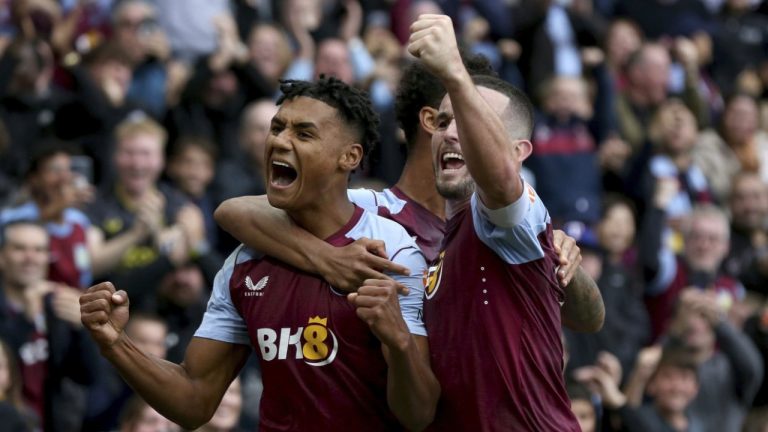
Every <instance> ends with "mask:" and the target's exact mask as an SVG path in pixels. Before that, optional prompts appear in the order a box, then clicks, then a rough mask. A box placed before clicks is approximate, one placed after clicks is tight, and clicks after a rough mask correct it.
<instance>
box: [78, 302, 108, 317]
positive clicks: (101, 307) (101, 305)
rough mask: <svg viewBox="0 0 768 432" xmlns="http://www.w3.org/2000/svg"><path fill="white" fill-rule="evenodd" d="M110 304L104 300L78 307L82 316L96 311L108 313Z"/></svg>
mask: <svg viewBox="0 0 768 432" xmlns="http://www.w3.org/2000/svg"><path fill="white" fill-rule="evenodd" d="M109 309H110V304H109V302H108V301H107V300H106V299H98V300H95V301H92V302H90V303H86V304H84V305H81V306H80V312H81V313H83V314H87V313H93V312H97V311H105V312H109Z"/></svg>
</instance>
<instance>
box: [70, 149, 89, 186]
mask: <svg viewBox="0 0 768 432" xmlns="http://www.w3.org/2000/svg"><path fill="white" fill-rule="evenodd" d="M70 160H71V162H70V166H71V169H72V173H73V174H76V175H77V176H79V177H81V178H83V179H85V180H87V181H88V183H89V184H93V159H91V157H90V156H72V157H71V159H70Z"/></svg>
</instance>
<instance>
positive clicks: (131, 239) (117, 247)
mask: <svg viewBox="0 0 768 432" xmlns="http://www.w3.org/2000/svg"><path fill="white" fill-rule="evenodd" d="M94 229H96V228H94ZM96 235H98V236H101V235H102V234H100V233H99V234H96ZM147 235H148V234H147V233H146V232H144V231H142V230H141V229H138V228H132V229H130V230H128V231H126V232H125V233H123V234H120V235H119V236H117V237H115V238H113V239H110V240H103V239H102V240H101V241H98V245H97V246H93V247H91V248H90V253H91V261H92V266H93V275H94V277H95V278H98V277H102V276H104V275H106V274H108V273H109V272H111V271H112V270H113V269H114V268H115V267H117V266H118V265H119V264H120V260H121V259H122V258H123V255H125V253H126V252H128V249H130V248H132V247H133V246H135V245H137V244H139V243H140V242H142V241H144V239H146V237H147Z"/></svg>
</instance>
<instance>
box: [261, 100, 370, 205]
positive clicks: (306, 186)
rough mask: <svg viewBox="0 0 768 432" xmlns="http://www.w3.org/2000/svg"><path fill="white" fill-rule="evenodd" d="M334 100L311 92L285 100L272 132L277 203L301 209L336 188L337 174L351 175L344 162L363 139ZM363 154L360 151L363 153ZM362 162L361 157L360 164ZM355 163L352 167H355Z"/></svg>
mask: <svg viewBox="0 0 768 432" xmlns="http://www.w3.org/2000/svg"><path fill="white" fill-rule="evenodd" d="M355 141H356V137H355V136H354V134H353V132H352V131H351V130H350V129H349V128H348V127H346V125H345V124H344V121H343V120H341V119H340V117H339V114H338V112H337V111H336V109H335V108H333V107H331V106H330V105H328V104H326V103H324V102H321V101H319V100H316V99H312V98H308V97H302V96H300V97H296V98H294V99H292V100H287V101H285V102H283V104H282V105H281V106H280V109H279V111H278V112H277V114H276V115H275V117H274V118H273V119H272V124H271V126H270V132H269V136H268V137H267V147H266V153H265V156H266V162H267V167H266V168H267V173H266V174H267V197H268V198H269V202H270V204H272V205H273V206H274V207H277V208H282V209H285V210H301V209H306V208H308V207H312V206H314V205H317V202H318V199H321V198H322V197H325V196H330V195H332V194H333V193H335V188H336V187H337V186H338V184H336V182H334V181H331V180H333V177H334V176H339V175H341V176H342V177H341V178H337V179H338V180H341V181H346V179H347V176H348V174H349V171H347V170H345V168H343V167H342V165H341V160H342V158H344V157H346V156H345V155H347V156H349V151H350V149H352V148H354V147H355V146H357V148H358V149H360V145H359V144H357V143H356V142H355ZM360 155H362V152H361V151H360V152H359V153H358V156H360ZM358 163H359V158H358V160H357V162H356V163H354V166H355V167H356V166H357V164H358ZM353 168H354V167H352V168H350V169H353Z"/></svg>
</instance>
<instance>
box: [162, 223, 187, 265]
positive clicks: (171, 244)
mask: <svg viewBox="0 0 768 432" xmlns="http://www.w3.org/2000/svg"><path fill="white" fill-rule="evenodd" d="M155 247H157V249H158V250H160V251H161V252H162V253H163V254H164V255H165V256H166V257H167V258H168V260H169V261H170V262H171V264H173V265H174V266H176V267H179V266H181V265H183V264H184V263H186V262H187V260H188V259H189V247H187V241H186V239H185V237H184V231H183V230H182V229H181V227H180V226H178V225H174V226H172V227H169V228H165V229H162V230H161V231H159V232H158V233H157V234H156V235H155Z"/></svg>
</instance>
